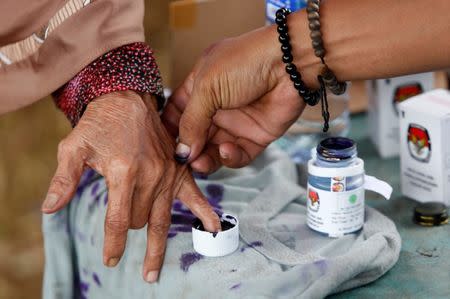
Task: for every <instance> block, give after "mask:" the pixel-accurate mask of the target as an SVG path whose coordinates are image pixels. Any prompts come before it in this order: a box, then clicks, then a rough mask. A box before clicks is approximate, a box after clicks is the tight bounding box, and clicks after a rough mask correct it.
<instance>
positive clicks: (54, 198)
mask: <svg viewBox="0 0 450 299" xmlns="http://www.w3.org/2000/svg"><path fill="white" fill-rule="evenodd" d="M58 200H59V196H58V195H56V194H55V193H50V194H48V195H47V197H46V198H45V200H44V204H43V207H44V209H46V210H50V209H53V207H54V206H55V205H56V203H58Z"/></svg>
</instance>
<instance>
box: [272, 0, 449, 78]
mask: <svg viewBox="0 0 450 299" xmlns="http://www.w3.org/2000/svg"><path fill="white" fill-rule="evenodd" d="M448 13H450V1H448V0H435V1H432V2H430V1H423V0H398V1H391V0H377V1H373V0H339V1H323V4H322V5H321V8H320V14H321V17H320V20H321V30H322V35H323V40H324V46H325V49H326V51H327V52H326V55H325V60H326V62H327V63H328V65H329V66H330V68H331V69H332V70H333V71H334V72H335V74H336V76H337V78H338V79H339V80H342V81H344V80H345V81H348V80H360V79H373V78H385V77H393V76H399V75H404V74H408V73H417V72H424V71H430V70H436V69H442V68H445V67H449V66H450V39H449V38H448V36H449V33H450V22H449V21H448ZM288 24H289V34H290V37H291V43H292V46H293V56H294V59H295V60H294V63H295V64H296V65H297V66H298V68H299V69H300V71H301V74H302V77H303V79H304V81H305V83H306V84H307V85H308V86H317V80H316V76H317V75H318V74H319V73H320V69H321V63H320V60H319V59H318V58H317V57H316V56H314V53H313V50H312V46H311V38H310V37H309V33H310V30H309V28H308V21H307V17H306V11H300V12H297V13H295V14H292V15H291V17H290V18H289V23H288ZM271 34H275V35H276V32H275V33H274V32H272V33H271ZM279 55H281V52H280V54H279Z"/></svg>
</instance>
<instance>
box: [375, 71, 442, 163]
mask: <svg viewBox="0 0 450 299" xmlns="http://www.w3.org/2000/svg"><path fill="white" fill-rule="evenodd" d="M434 85H435V80H434V73H422V74H416V75H410V76H402V77H395V78H391V79H379V80H372V81H367V91H368V96H369V109H368V110H369V117H368V120H369V128H370V137H371V139H372V142H373V143H374V144H375V147H376V148H377V151H378V153H379V155H380V156H381V157H383V158H390V157H395V156H398V155H399V136H398V107H397V106H398V103H400V102H402V101H404V100H406V99H408V98H409V97H411V96H415V95H417V94H420V93H422V92H426V91H429V90H431V89H433V87H434Z"/></svg>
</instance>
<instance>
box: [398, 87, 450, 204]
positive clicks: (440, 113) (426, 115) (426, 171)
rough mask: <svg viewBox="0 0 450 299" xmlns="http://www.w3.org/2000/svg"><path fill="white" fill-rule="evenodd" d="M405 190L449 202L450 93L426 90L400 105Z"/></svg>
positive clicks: (421, 197)
mask: <svg viewBox="0 0 450 299" xmlns="http://www.w3.org/2000/svg"><path fill="white" fill-rule="evenodd" d="M399 111H400V162H401V189H402V193H403V194H404V195H405V196H407V197H410V198H412V199H415V200H417V201H420V202H430V201H439V202H443V203H445V204H446V205H449V204H450V138H449V135H448V132H450V93H449V91H447V90H444V89H437V90H434V91H431V92H427V93H424V94H421V95H418V96H416V97H413V98H411V99H409V100H407V101H404V102H402V103H401V104H400V105H399Z"/></svg>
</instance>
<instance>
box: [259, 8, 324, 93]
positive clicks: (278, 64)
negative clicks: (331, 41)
mask: <svg viewBox="0 0 450 299" xmlns="http://www.w3.org/2000/svg"><path fill="white" fill-rule="evenodd" d="M287 25H288V30H289V31H288V34H289V38H290V44H291V46H292V51H291V53H292V56H293V58H294V59H293V63H294V64H295V66H296V67H297V69H298V71H299V72H300V74H301V76H302V80H303V82H304V83H305V84H306V86H307V87H308V88H311V89H317V88H318V87H319V82H318V81H317V75H318V74H319V73H320V69H321V62H320V60H319V59H318V58H317V57H316V56H315V55H314V49H313V48H312V45H311V39H310V37H309V32H310V30H309V28H308V19H307V16H306V11H305V10H301V11H298V12H295V13H292V14H290V15H289V17H288V21H287ZM267 31H268V32H267V34H266V35H267V36H268V37H269V36H270V39H271V42H272V43H273V44H274V45H275V48H276V50H275V51H273V50H272V51H271V53H272V57H271V59H272V69H273V76H274V78H275V80H276V81H277V82H278V83H279V82H282V81H285V80H286V79H288V80H289V75H288V74H287V73H286V70H285V64H284V63H283V61H282V55H283V53H282V51H281V49H280V47H281V45H280V42H279V41H278V38H279V34H278V32H277V27H276V25H271V26H268V27H267Z"/></svg>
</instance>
